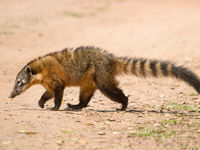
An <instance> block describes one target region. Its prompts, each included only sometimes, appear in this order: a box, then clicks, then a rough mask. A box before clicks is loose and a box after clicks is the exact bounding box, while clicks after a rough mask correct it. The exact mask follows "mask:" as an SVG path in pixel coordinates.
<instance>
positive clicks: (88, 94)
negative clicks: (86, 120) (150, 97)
mask: <svg viewBox="0 0 200 150" xmlns="http://www.w3.org/2000/svg"><path fill="white" fill-rule="evenodd" d="M95 90H96V88H95V87H92V86H89V85H88V86H84V87H81V89H80V95H79V104H76V105H72V104H69V103H68V104H67V106H68V107H69V108H72V109H82V108H83V107H87V105H88V103H89V102H90V100H91V98H92V96H93V94H94V92H95Z"/></svg>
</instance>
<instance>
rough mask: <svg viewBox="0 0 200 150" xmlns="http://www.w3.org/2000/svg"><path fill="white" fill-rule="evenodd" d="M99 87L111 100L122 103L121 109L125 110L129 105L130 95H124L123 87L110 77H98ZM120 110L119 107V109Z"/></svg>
mask: <svg viewBox="0 0 200 150" xmlns="http://www.w3.org/2000/svg"><path fill="white" fill-rule="evenodd" d="M96 83H97V87H98V88H99V90H100V91H101V92H102V93H103V94H104V95H105V96H107V97H108V98H110V99H111V100H113V101H115V102H118V103H121V104H122V107H121V109H120V110H121V111H125V110H126V108H127V105H128V97H126V96H125V95H124V93H123V92H122V90H121V89H119V88H118V87H117V82H116V81H115V80H114V81H110V80H108V79H105V78H104V79H102V78H100V79H98V78H97V79H96ZM117 110H118V109H117Z"/></svg>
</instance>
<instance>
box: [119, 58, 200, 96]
mask: <svg viewBox="0 0 200 150" xmlns="http://www.w3.org/2000/svg"><path fill="white" fill-rule="evenodd" d="M117 62H118V63H117V67H116V68H117V73H118V74H133V75H135V76H138V77H144V78H146V77H156V78H157V77H172V78H176V79H178V80H182V81H184V82H186V83H187V84H188V85H190V86H192V87H193V88H194V89H195V90H196V91H197V92H198V93H199V94H200V79H199V77H198V76H197V75H196V74H195V73H193V72H192V71H191V70H189V69H188V68H186V67H183V66H176V65H175V64H173V63H171V62H169V61H160V60H148V59H143V58H126V57H120V58H118V59H117Z"/></svg>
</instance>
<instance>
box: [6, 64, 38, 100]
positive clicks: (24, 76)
mask: <svg viewBox="0 0 200 150" xmlns="http://www.w3.org/2000/svg"><path fill="white" fill-rule="evenodd" d="M35 75H36V73H35V72H34V71H33V70H32V69H31V67H30V66H25V67H24V68H23V69H22V70H21V71H20V72H19V73H18V74H17V77H16V80H15V85H14V88H13V91H12V92H11V94H10V96H9V98H14V97H15V96H17V95H20V94H21V93H23V92H24V91H25V90H26V89H28V88H29V87H30V86H31V85H32V84H33V82H34V76H35Z"/></svg>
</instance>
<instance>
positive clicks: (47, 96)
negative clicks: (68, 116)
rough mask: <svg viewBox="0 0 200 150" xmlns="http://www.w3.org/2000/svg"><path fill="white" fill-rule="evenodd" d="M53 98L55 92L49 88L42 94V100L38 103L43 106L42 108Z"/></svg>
mask: <svg viewBox="0 0 200 150" xmlns="http://www.w3.org/2000/svg"><path fill="white" fill-rule="evenodd" d="M52 98H53V93H51V92H49V91H48V90H46V91H45V92H44V94H43V95H42V96H41V98H40V100H39V101H38V105H39V106H40V107H41V108H44V104H45V103H46V102H47V101H48V100H50V99H52Z"/></svg>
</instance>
